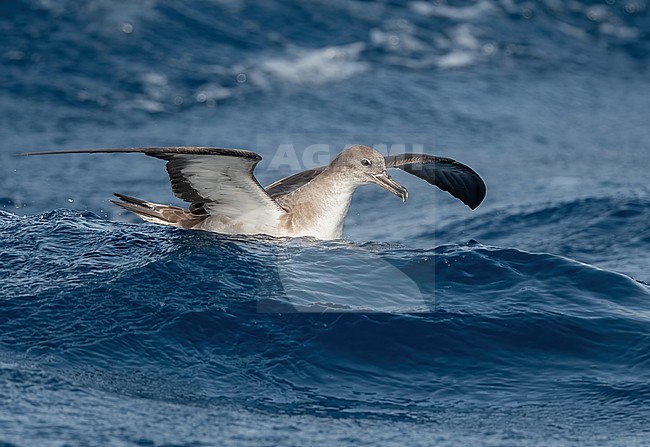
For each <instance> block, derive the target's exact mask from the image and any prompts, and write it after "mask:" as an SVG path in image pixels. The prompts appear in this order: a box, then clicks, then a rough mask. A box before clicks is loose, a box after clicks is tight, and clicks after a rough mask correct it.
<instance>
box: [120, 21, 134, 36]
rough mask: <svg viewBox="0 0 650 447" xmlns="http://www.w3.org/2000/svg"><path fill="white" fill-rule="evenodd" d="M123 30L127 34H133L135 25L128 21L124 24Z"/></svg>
mask: <svg viewBox="0 0 650 447" xmlns="http://www.w3.org/2000/svg"><path fill="white" fill-rule="evenodd" d="M122 32H123V33H126V34H131V33H132V32H133V25H131V24H130V23H128V22H126V23H123V24H122Z"/></svg>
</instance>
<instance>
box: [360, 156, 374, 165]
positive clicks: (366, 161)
mask: <svg viewBox="0 0 650 447" xmlns="http://www.w3.org/2000/svg"><path fill="white" fill-rule="evenodd" d="M361 164H362V165H363V166H366V167H367V166H370V165H371V164H372V163H371V162H370V160H368V159H367V158H362V159H361Z"/></svg>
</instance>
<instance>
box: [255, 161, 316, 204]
mask: <svg viewBox="0 0 650 447" xmlns="http://www.w3.org/2000/svg"><path fill="white" fill-rule="evenodd" d="M323 169H325V166H321V167H319V168H314V169H307V170H305V171H301V172H298V173H297V174H293V175H290V176H289V177H285V178H282V179H280V180H278V181H276V182H273V183H271V184H270V185H269V186H267V187H266V188H265V191H266V193H267V194H268V195H269V196H271V197H273V198H275V197H279V196H283V195H285V194H289V193H290V192H292V191H294V190H296V189H298V188H300V187H301V186H302V185H306V184H307V183H309V182H310V181H311V180H312V179H313V178H314V177H316V176H317V175H318V174H320V173H321V172H323Z"/></svg>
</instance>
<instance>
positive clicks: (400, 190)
mask: <svg viewBox="0 0 650 447" xmlns="http://www.w3.org/2000/svg"><path fill="white" fill-rule="evenodd" d="M330 166H332V167H333V168H335V169H336V170H337V171H339V172H341V173H343V174H344V175H345V177H346V179H347V180H348V181H352V182H354V183H355V184H356V185H364V184H367V183H376V184H377V185H379V186H381V187H382V188H384V189H386V190H387V191H390V192H392V193H393V194H395V195H397V196H399V197H400V198H401V199H402V201H406V199H407V198H408V191H407V190H406V188H404V187H403V186H402V185H400V184H399V183H397V182H396V181H395V180H393V179H392V178H391V177H390V176H389V175H388V172H386V161H385V160H384V156H383V155H381V154H380V153H379V152H377V151H376V150H374V149H372V148H370V147H368V146H363V145H360V144H359V145H356V146H352V147H349V148H347V149H345V150H344V151H342V152H341V153H340V154H339V155H338V156H337V157H336V158H335V159H334V161H332V163H331V164H330Z"/></svg>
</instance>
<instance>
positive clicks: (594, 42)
mask: <svg viewBox="0 0 650 447" xmlns="http://www.w3.org/2000/svg"><path fill="white" fill-rule="evenodd" d="M4 8H5V10H6V11H5V12H6V13H5V14H4V15H3V17H5V19H0V20H1V25H2V27H3V29H4V30H5V31H4V34H5V39H4V41H3V42H4V46H5V48H4V49H3V51H2V55H0V57H2V58H3V59H4V61H5V63H6V70H5V71H3V74H2V78H1V79H2V81H3V83H4V85H5V86H6V87H7V88H9V89H10V90H11V91H12V92H13V94H14V95H17V96H38V97H47V98H50V99H52V100H56V101H58V102H61V103H62V104H69V105H72V106H74V107H83V108H85V109H88V110H93V109H97V110H106V109H107V108H108V109H116V110H119V111H123V110H139V111H144V112H147V113H160V112H166V111H174V110H179V109H185V108H187V107H190V106H198V105H202V106H208V107H215V106H216V105H217V104H219V103H222V102H224V101H231V100H235V99H237V98H242V97H250V96H249V95H256V94H258V93H259V92H260V91H264V90H266V89H268V88H269V86H279V87H281V86H293V87H295V86H298V87H299V86H303V88H305V87H306V88H308V86H310V85H318V84H323V83H329V82H340V81H344V80H346V79H349V78H351V77H355V76H358V75H360V74H361V73H363V72H366V71H367V70H370V69H373V68H374V67H375V65H382V66H385V67H391V66H392V67H396V68H408V69H414V70H431V69H435V68H440V69H463V68H467V67H469V66H474V65H477V64H481V65H485V64H487V65H490V64H496V65H497V66H501V65H504V64H505V65H509V64H511V63H513V62H515V63H518V64H532V65H531V66H533V67H535V66H539V65H540V64H541V65H544V66H546V67H548V66H551V65H554V64H555V65H556V66H562V67H563V69H564V70H566V69H567V67H569V66H574V67H582V66H584V65H585V64H586V63H590V64H598V63H599V61H601V60H602V56H603V54H604V53H603V52H608V51H615V52H617V53H622V54H626V55H628V56H629V57H630V58H631V59H633V60H635V61H637V62H641V63H642V64H645V61H646V60H647V55H648V48H649V42H650V39H649V38H648V35H647V33H644V31H643V30H644V29H647V28H648V27H647V17H648V15H647V14H645V13H644V12H645V8H646V5H645V2H635V1H628V2H616V3H614V4H611V5H610V4H592V3H591V2H588V1H586V2H570V3H567V4H564V3H562V2H557V1H551V0H548V1H545V2H541V3H539V4H533V3H531V2H524V3H521V4H519V3H515V2H511V1H505V0H504V1H501V2H487V1H483V0H480V1H477V2H473V3H470V4H468V5H465V6H450V5H442V4H440V5H439V4H435V3H428V2H421V1H417V2H410V3H407V4H405V5H400V4H395V5H384V6H381V7H377V8H378V9H377V10H376V11H374V13H372V14H366V15H365V16H363V17H360V16H359V12H358V11H357V6H355V4H354V3H348V2H345V3H341V2H331V3H327V4H325V3H318V4H314V3H309V4H303V5H298V4H295V5H284V4H282V3H278V2H267V3H264V4H263V5H262V4H260V3H258V2H250V3H249V2H240V3H237V4H225V3H221V2H203V3H187V2H182V1H175V2H156V1H150V2H144V3H140V4H138V6H134V5H132V4H130V3H127V2H106V1H105V0H94V1H92V2H86V3H84V5H83V6H81V7H80V6H79V5H78V4H77V3H76V2H70V1H57V2H50V1H43V2H26V1H21V2H18V3H17V4H15V3H14V4H12V6H9V5H5V6H4ZM366 12H367V13H369V12H370V11H369V10H368V11H366ZM305 13H306V14H307V15H306V17H307V18H305ZM242 14H243V15H245V16H246V17H247V19H246V20H245V21H244V23H243V24H242V25H241V26H235V25H234V24H235V23H238V22H239V19H238V17H240V15H242ZM260 17H263V20H262V19H261V18H260ZM339 17H347V18H350V19H351V20H353V23H354V25H353V26H350V25H349V20H343V19H339ZM322 18H329V19H330V20H329V21H326V22H323V21H322ZM54 23H56V24H57V25H56V26H54V25H53V24H54ZM24 24H28V27H27V29H25V27H24V26H23V25H24ZM197 30H200V31H201V32H197ZM332 36H335V38H334V39H332ZM332 42H335V44H334V45H333V44H332ZM106 48H112V49H113V51H110V52H109V51H106ZM153 62H155V64H153V65H154V68H151V67H152V63H153ZM27 68H28V69H29V70H26V69H27ZM45 68H47V69H45ZM63 74H66V76H60V79H59V75H63ZM71 77H74V78H75V82H70V79H71ZM115 85H120V89H117V90H116V89H115V88H114V86H115Z"/></svg>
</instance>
